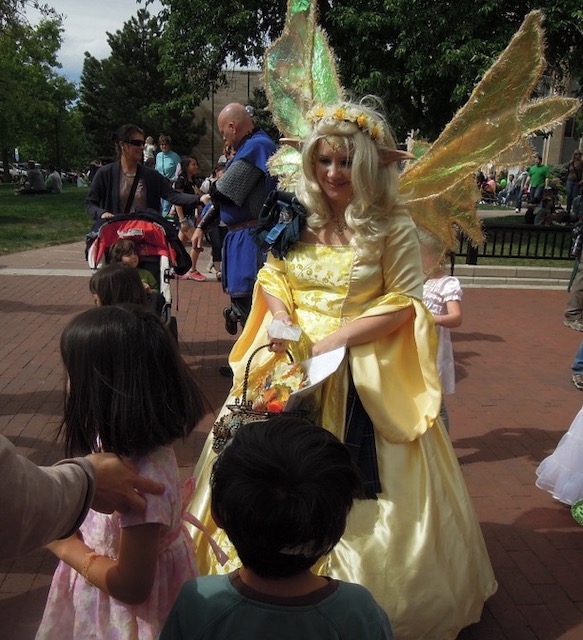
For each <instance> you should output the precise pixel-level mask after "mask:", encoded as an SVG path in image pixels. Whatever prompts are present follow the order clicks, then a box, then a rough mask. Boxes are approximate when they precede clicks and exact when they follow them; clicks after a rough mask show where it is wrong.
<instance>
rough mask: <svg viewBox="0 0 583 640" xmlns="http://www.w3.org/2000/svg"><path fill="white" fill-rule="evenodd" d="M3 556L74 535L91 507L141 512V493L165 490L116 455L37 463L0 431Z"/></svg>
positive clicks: (0, 542) (0, 554)
mask: <svg viewBox="0 0 583 640" xmlns="http://www.w3.org/2000/svg"><path fill="white" fill-rule="evenodd" d="M0 474H1V477H2V483H1V485H0V558H9V557H15V556H17V555H21V554H24V553H27V552H28V551H32V550H33V549H36V548H39V547H42V546H43V545H45V544H47V543H48V542H50V541H52V540H55V539H57V538H62V537H65V536H68V535H71V534H72V533H73V532H74V531H75V530H76V529H77V528H78V527H79V525H80V524H81V523H82V522H83V520H84V519H85V516H86V515H87V511H88V510H89V508H90V507H91V506H93V508H95V509H96V510H98V511H105V512H111V511H114V510H116V511H125V510H128V509H130V508H131V509H136V510H143V509H145V507H146V502H145V500H144V498H143V497H142V496H140V495H139V494H138V493H137V492H138V491H140V492H144V493H162V491H163V490H164V488H163V487H162V485H160V484H159V483H157V482H153V481H151V480H149V479H147V478H142V477H141V476H138V475H137V474H136V472H135V469H134V468H133V467H132V466H131V465H129V464H128V463H126V462H123V461H122V460H120V459H119V458H118V457H117V456H115V455H113V454H94V455H91V456H87V457H86V458H74V459H72V460H63V461H61V462H60V463H58V464H57V465H55V466H54V467H38V466H37V465H35V464H34V463H33V462H31V461H30V460H28V459H27V458H25V457H23V456H20V455H19V454H18V453H17V451H16V449H15V447H14V446H13V445H12V444H11V443H10V441H9V440H7V439H6V438H5V437H4V436H1V435H0Z"/></svg>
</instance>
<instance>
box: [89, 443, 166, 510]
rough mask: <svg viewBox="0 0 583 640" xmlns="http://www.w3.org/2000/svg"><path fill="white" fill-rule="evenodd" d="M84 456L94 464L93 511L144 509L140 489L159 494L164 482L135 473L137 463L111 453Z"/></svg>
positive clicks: (144, 504)
mask: <svg viewBox="0 0 583 640" xmlns="http://www.w3.org/2000/svg"><path fill="white" fill-rule="evenodd" d="M87 459H88V460H89V461H90V462H91V463H92V464H93V466H94V467H95V496H94V498H93V504H92V507H93V509H95V511H100V512H102V513H112V512H113V511H119V512H124V511H130V510H133V511H144V510H145V509H146V501H145V500H144V498H143V497H142V496H141V495H140V494H142V493H153V494H161V493H163V492H164V485H162V484H160V483H159V482H154V481H153V480H150V479H149V478H144V477H143V476H140V475H138V473H137V469H136V467H135V466H134V465H133V464H132V463H130V462H128V461H127V460H122V459H121V458H118V456H116V455H115V454H113V453H94V454H91V455H88V456H87Z"/></svg>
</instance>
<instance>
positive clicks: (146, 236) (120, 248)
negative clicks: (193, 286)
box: [86, 211, 191, 337]
mask: <svg viewBox="0 0 583 640" xmlns="http://www.w3.org/2000/svg"><path fill="white" fill-rule="evenodd" d="M125 241H131V242H125ZM132 254H134V256H133V257H132ZM114 256H115V259H116V260H117V261H120V262H126V261H129V263H130V266H135V267H136V269H137V270H138V273H139V274H140V277H141V279H142V281H143V282H144V281H146V282H147V285H148V287H147V289H146V292H148V290H149V291H150V299H151V302H150V304H151V305H152V306H153V308H155V310H156V312H158V313H160V315H161V317H162V320H163V321H164V323H165V324H166V325H167V326H168V327H169V328H170V330H171V332H172V333H173V334H174V336H175V337H177V335H178V332H177V326H176V318H175V317H174V316H172V291H171V288H170V282H171V280H173V279H174V278H176V276H177V275H182V274H184V273H186V272H187V271H188V269H189V268H190V265H191V262H190V256H189V255H188V253H187V252H186V249H185V248H184V245H183V244H182V243H181V242H180V240H179V239H178V234H177V232H176V228H175V226H174V225H173V224H172V223H171V222H168V221H166V220H164V219H163V218H162V217H161V216H160V215H159V214H158V213H155V212H150V211H140V212H135V213H133V214H131V215H129V216H128V215H118V216H113V217H112V218H108V219H107V220H105V221H103V220H101V221H98V222H97V223H96V224H95V225H94V227H93V229H92V230H91V232H90V233H89V234H88V236H87V241H86V257H87V261H88V263H89V266H90V267H91V269H93V270H94V271H96V270H97V269H99V268H100V267H101V266H102V265H104V264H106V263H108V262H111V261H112V258H113V257H114ZM124 256H125V260H124ZM136 258H137V260H136ZM144 288H145V287H144Z"/></svg>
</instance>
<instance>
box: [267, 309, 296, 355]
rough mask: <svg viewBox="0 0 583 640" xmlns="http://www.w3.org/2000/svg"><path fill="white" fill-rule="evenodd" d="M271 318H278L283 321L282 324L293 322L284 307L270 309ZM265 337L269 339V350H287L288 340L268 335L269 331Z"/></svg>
mask: <svg viewBox="0 0 583 640" xmlns="http://www.w3.org/2000/svg"><path fill="white" fill-rule="evenodd" d="M272 316H273V320H279V321H280V322H283V324H285V325H287V326H291V325H292V324H293V322H292V319H291V318H290V316H289V313H288V312H287V311H286V310H285V309H279V310H277V311H272ZM267 338H268V340H269V350H270V351H273V353H283V352H284V351H287V343H288V340H282V339H280V338H272V337H271V336H270V335H269V331H268V333H267Z"/></svg>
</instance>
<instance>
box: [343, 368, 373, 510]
mask: <svg viewBox="0 0 583 640" xmlns="http://www.w3.org/2000/svg"><path fill="white" fill-rule="evenodd" d="M344 444H345V446H346V447H347V449H348V452H349V453H350V457H351V458H352V460H353V462H354V463H355V464H356V465H357V466H358V468H359V469H360V472H361V474H362V480H363V484H364V495H365V498H367V499H371V500H375V499H376V497H377V493H380V492H381V491H382V487H381V480H380V477H379V466H378V461H377V448H376V443H375V434H374V426H373V423H372V420H371V419H370V417H369V415H368V413H367V412H366V411H365V409H364V407H363V406H362V402H361V401H360V398H359V397H358V393H357V391H356V387H355V386H354V381H353V379H352V372H351V371H350V369H349V370H348V393H347V396H346V432H345V438H344Z"/></svg>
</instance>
